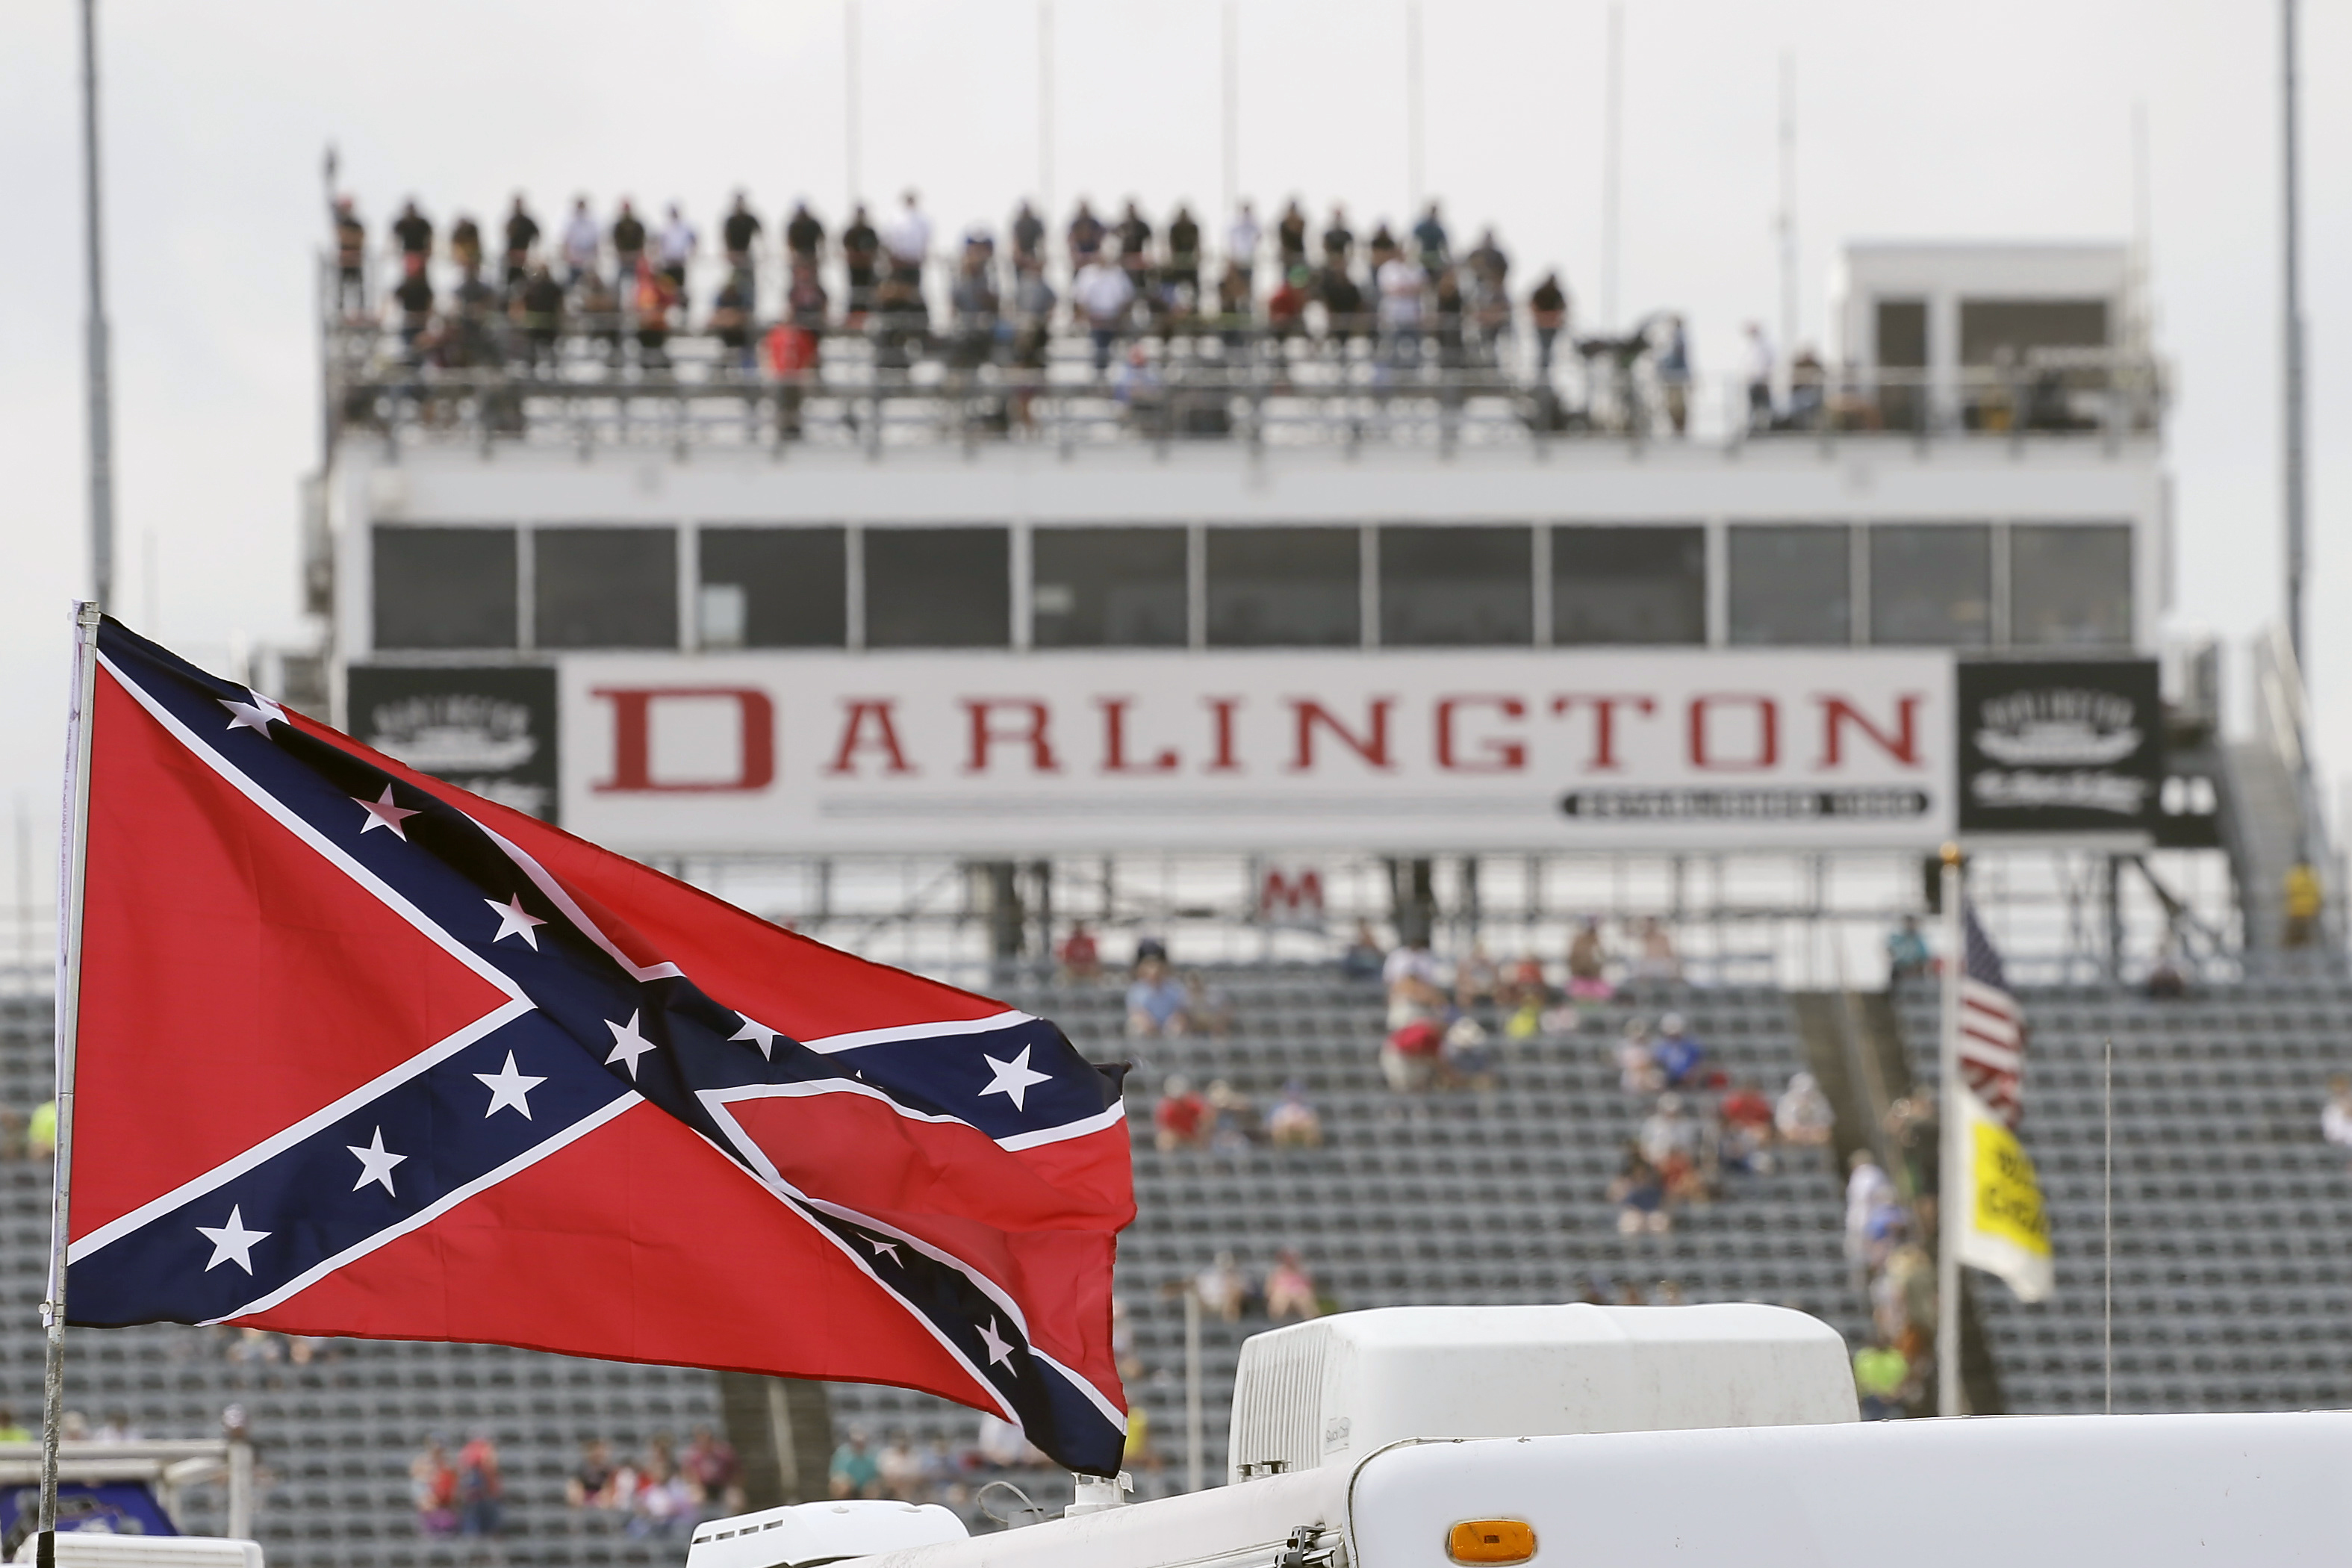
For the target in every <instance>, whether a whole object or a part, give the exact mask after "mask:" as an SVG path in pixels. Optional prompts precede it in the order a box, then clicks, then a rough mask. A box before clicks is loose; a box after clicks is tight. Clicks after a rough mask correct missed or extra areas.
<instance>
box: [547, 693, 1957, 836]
mask: <svg viewBox="0 0 2352 1568" xmlns="http://www.w3.org/2000/svg"><path fill="white" fill-rule="evenodd" d="M560 675H561V681H560V686H561V693H562V726H561V728H562V758H563V766H562V802H563V807H562V821H563V826H566V827H567V828H570V829H571V830H572V831H573V832H575V833H579V834H583V835H584V836H585V837H589V838H593V839H594V840H596V841H597V842H599V843H602V844H606V845H610V846H612V847H614V848H616V849H619V850H622V851H624V852H625V853H644V854H654V853H664V852H679V853H693V852H701V851H726V850H777V851H803V852H828V851H841V852H848V851H857V850H879V851H945V852H950V853H962V854H995V853H1003V854H1027V853H1033V852H1034V853H1044V852H1046V851H1053V850H1062V851H1073V850H1076V851H1090V852H1091V851H1110V850H1122V849H1181V848H1198V849H1216V850H1236V851H1261V852H1268V853H1275V854H1280V853H1284V852H1288V851H1306V850H1320V849H1343V850H1359V851H1390V852H1396V853H1406V852H1446V851H1471V850H1537V849H1570V848H1633V847H1651V848H1675V849H1706V848H1717V849H1749V848H1754V849H1762V848H1809V847H1822V848H1832V847H1900V848H1919V849H1926V848H1929V847H1933V846H1934V845H1936V844H1937V843H1939V842H1941V841H1942V840H1944V839H1945V838H1947V837H1950V835H1951V832H1952V793H1953V763H1952V757H1953V747H1954V730H1953V718H1952V660H1951V658H1950V656H1949V655H1948V654H1945V653H1937V652H1888V651H1885V650H1883V649H1871V650H1856V651H1854V652H1852V653H1847V652H1843V651H1839V652H1808V653H1784V652H1746V651H1743V652H1737V653H1734V652H1717V651H1708V650H1701V649H1674V650H1658V651H1610V652H1588V651H1584V650H1560V651H1556V652H1538V651H1528V652H1511V653H1494V652H1477V653H1466V652H1465V653H1451V652H1414V653H1404V652H1380V653H1370V652H1367V653H1313V654H1308V653H1297V654H1291V653H1129V652H1087V653H1075V652H1054V653H926V654H881V653H867V654H840V653H832V654H824V653H813V654H782V653H779V654H751V653H746V654H727V655H709V656H704V657H700V658H689V657H685V656H677V655H626V656H623V655H580V656H575V657H572V658H565V659H563V660H562V663H561V670H560Z"/></svg>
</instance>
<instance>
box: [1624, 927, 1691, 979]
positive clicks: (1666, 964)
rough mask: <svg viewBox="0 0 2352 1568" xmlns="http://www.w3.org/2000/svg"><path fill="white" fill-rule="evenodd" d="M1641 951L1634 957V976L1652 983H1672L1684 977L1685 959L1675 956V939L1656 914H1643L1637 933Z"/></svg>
mask: <svg viewBox="0 0 2352 1568" xmlns="http://www.w3.org/2000/svg"><path fill="white" fill-rule="evenodd" d="M1636 935H1637V940H1638V942H1639V943H1640V951H1639V952H1636V953H1635V955H1634V958H1633V978H1634V979H1635V980H1638V981H1643V982H1645V983H1647V984H1653V985H1664V984H1672V983H1673V982H1675V981H1676V980H1679V979H1681V978H1682V973H1683V966H1682V960H1680V959H1679V958H1677V957H1675V939H1674V938H1673V937H1672V936H1670V935H1668V934H1667V932H1666V928H1665V926H1664V924H1662V923H1661V922H1660V921H1659V920H1658V917H1657V916H1655V915H1643V917H1642V924H1641V927H1640V929H1639V931H1638V932H1637V933H1636Z"/></svg>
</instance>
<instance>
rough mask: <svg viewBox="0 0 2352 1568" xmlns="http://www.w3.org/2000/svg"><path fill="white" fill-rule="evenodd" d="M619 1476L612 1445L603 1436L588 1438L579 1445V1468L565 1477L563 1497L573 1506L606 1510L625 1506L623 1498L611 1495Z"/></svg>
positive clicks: (625, 1501)
mask: <svg viewBox="0 0 2352 1568" xmlns="http://www.w3.org/2000/svg"><path fill="white" fill-rule="evenodd" d="M619 1475H620V1470H619V1468H617V1467H616V1466H614V1463H613V1450H612V1447H611V1445H609V1444H607V1443H606V1442H605V1441H604V1438H602V1437H591V1438H590V1439H588V1441H587V1442H585V1443H583V1444H582V1445H581V1446H580V1465H579V1468H576V1469H574V1470H573V1471H572V1474H571V1475H569V1476H567V1477H565V1478H564V1481H563V1500H564V1501H566V1502H568V1503H570V1504H571V1505H572V1507H573V1508H588V1509H597V1510H606V1511H609V1510H612V1509H613V1508H614V1507H616V1506H626V1503H627V1500H626V1499H625V1498H622V1499H615V1497H614V1485H613V1483H614V1480H615V1479H617V1478H618V1476H619Z"/></svg>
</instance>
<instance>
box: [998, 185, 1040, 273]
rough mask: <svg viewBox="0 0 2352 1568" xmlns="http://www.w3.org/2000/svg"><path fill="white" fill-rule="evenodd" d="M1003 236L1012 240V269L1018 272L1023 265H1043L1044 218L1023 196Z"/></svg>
mask: <svg viewBox="0 0 2352 1568" xmlns="http://www.w3.org/2000/svg"><path fill="white" fill-rule="evenodd" d="M1005 236H1006V237H1007V238H1009V239H1010V240H1012V242H1013V271H1014V272H1015V273H1018V272H1019V271H1020V270H1021V268H1024V267H1025V266H1036V267H1043V266H1044V265H1045V219H1044V218H1041V217H1039V216H1037V209H1036V208H1035V207H1034V206H1032V205H1029V203H1028V201H1027V199H1026V198H1024V199H1023V201H1022V203H1021V205H1020V206H1019V207H1018V208H1017V209H1016V210H1015V211H1014V212H1013V222H1012V225H1011V226H1009V227H1008V228H1007V229H1006V230H1005Z"/></svg>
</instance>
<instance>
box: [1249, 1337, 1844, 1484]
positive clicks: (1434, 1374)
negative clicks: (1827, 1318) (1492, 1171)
mask: <svg viewBox="0 0 2352 1568" xmlns="http://www.w3.org/2000/svg"><path fill="white" fill-rule="evenodd" d="M1856 1415H1857V1412H1856V1409H1855V1405H1854V1393H1853V1371H1852V1369H1851V1368H1850V1367H1849V1366H1848V1365H1847V1363H1846V1350H1845V1341H1844V1340H1843V1338H1841V1337H1840V1336H1839V1334H1838V1332H1837V1331H1836V1330H1834V1329H1832V1328H1831V1327H1830V1326H1829V1325H1828V1324H1826V1323H1823V1322H1822V1321H1819V1320H1818V1319H1814V1318H1811V1317H1808V1316H1806V1315H1805V1314H1804V1313H1802V1312H1798V1311H1792V1310H1789V1309H1788V1308H1785V1307H1763V1306H1753V1305H1744V1304H1738V1303H1726V1304H1722V1305H1715V1306H1698V1307H1671V1308H1665V1307H1589V1306H1559V1307H1385V1308H1381V1309H1378V1310H1371V1311H1363V1312H1345V1313H1341V1314H1339V1316H1337V1317H1330V1318H1320V1319H1317V1320H1315V1321H1311V1322H1305V1323H1298V1324H1294V1325H1292V1326H1291V1327H1289V1328H1283V1329H1276V1330H1273V1331H1269V1332H1266V1333H1263V1334H1256V1335H1254V1336H1252V1337H1251V1338H1250V1339H1248V1340H1246V1341H1244V1342H1243V1345H1242V1354H1241V1365H1240V1367H1239V1369H1238V1371H1237V1372H1236V1373H1235V1377H1234V1417H1233V1440H1232V1444H1231V1458H1230V1463H1229V1469H1228V1475H1229V1479H1232V1480H1235V1481H1245V1480H1252V1479H1257V1478H1260V1477H1264V1476H1271V1475H1280V1474H1283V1473H1285V1472H1286V1471H1292V1470H1306V1469H1314V1468H1318V1467H1321V1466H1325V1465H1348V1464H1353V1463H1355V1462H1356V1461H1358V1460H1360V1459H1361V1458H1364V1457H1365V1456H1367V1455H1369V1454H1370V1453H1372V1452H1373V1451H1374V1450H1376V1449H1379V1448H1381V1447H1385V1446H1387V1445H1388V1444H1391V1443H1394V1442H1398V1441H1401V1440H1402V1439H1405V1438H1412V1437H1439V1438H1444V1437H1541V1436H1559V1435H1566V1434H1570V1433H1580V1432H1650V1431H1673V1430H1685V1429H1689V1428H1693V1427H1702V1426H1810V1425H1812V1424H1815V1423H1820V1422H1830V1421H1852V1420H1853V1419H1855V1418H1856Z"/></svg>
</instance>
